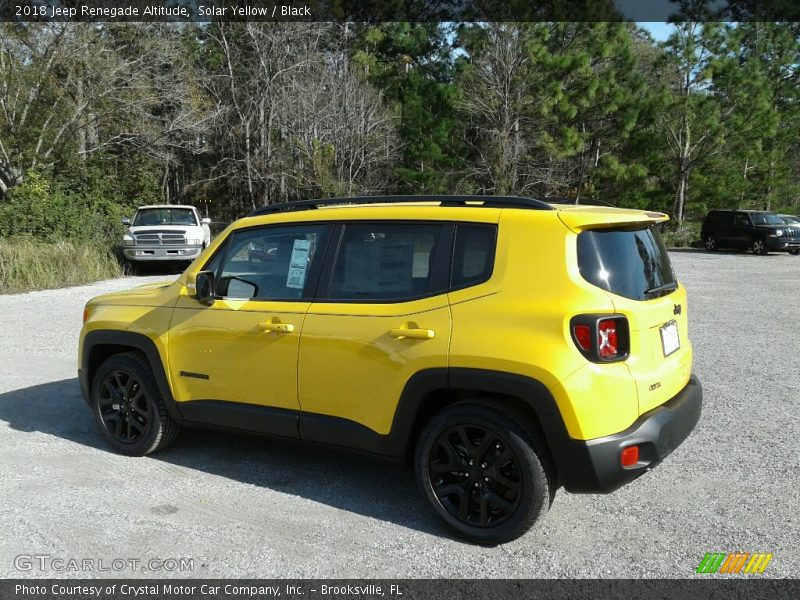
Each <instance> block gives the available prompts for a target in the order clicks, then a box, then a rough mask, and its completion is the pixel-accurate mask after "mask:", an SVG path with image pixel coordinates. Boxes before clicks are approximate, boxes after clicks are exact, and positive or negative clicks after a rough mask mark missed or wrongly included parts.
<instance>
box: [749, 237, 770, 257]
mask: <svg viewBox="0 0 800 600" xmlns="http://www.w3.org/2000/svg"><path fill="white" fill-rule="evenodd" d="M751 248H752V250H753V254H759V255H764V254H766V253H767V244H766V242H765V241H764V239H763V238H755V239H754V240H753V245H752V246H751Z"/></svg>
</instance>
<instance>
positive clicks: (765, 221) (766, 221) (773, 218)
mask: <svg viewBox="0 0 800 600" xmlns="http://www.w3.org/2000/svg"><path fill="white" fill-rule="evenodd" d="M753 221H755V224H756V225H783V224H784V223H783V220H782V219H781V218H780V217H779V216H778V215H775V214H772V213H753Z"/></svg>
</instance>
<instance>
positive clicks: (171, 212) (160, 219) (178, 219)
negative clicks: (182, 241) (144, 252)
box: [132, 208, 198, 227]
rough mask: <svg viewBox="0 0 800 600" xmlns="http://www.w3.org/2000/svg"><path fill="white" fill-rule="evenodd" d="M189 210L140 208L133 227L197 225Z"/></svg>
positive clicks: (193, 215) (192, 212)
mask: <svg viewBox="0 0 800 600" xmlns="http://www.w3.org/2000/svg"><path fill="white" fill-rule="evenodd" d="M197 224H198V223H197V218H196V217H195V214H194V211H193V210H192V209H191V208H140V209H139V210H138V211H136V216H135V217H134V218H133V223H132V226H133V227H143V226H158V225H197Z"/></svg>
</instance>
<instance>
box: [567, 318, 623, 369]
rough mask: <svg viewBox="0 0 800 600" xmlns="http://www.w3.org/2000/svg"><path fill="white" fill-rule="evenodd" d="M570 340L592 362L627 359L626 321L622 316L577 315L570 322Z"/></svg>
mask: <svg viewBox="0 0 800 600" xmlns="http://www.w3.org/2000/svg"><path fill="white" fill-rule="evenodd" d="M570 329H571V332H572V340H573V341H574V342H575V345H576V346H577V347H578V350H580V351H581V354H583V355H584V356H585V357H586V358H588V359H589V360H591V361H593V362H615V361H619V360H625V359H626V358H628V352H629V350H630V348H629V339H630V336H629V333H628V319H626V318H625V317H623V316H622V315H578V316H575V317H573V318H572V320H571V321H570Z"/></svg>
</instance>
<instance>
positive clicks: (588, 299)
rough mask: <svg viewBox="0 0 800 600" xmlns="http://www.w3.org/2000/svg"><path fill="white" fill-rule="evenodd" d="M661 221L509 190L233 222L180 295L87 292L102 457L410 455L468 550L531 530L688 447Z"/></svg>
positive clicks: (86, 369)
mask: <svg viewBox="0 0 800 600" xmlns="http://www.w3.org/2000/svg"><path fill="white" fill-rule="evenodd" d="M666 218H667V217H666V215H663V214H661V213H653V212H644V211H638V210H622V209H615V208H606V207H597V206H556V205H553V204H548V203H545V202H543V201H539V200H533V199H528V198H517V197H476V196H426V197H414V196H411V197H408V196H397V197H377V198H346V199H333V200H313V201H305V202H296V203H289V204H280V205H274V206H269V207H266V208H264V209H261V210H258V211H256V212H254V213H253V214H251V215H250V216H248V217H246V218H244V219H241V220H239V221H236V222H235V223H233V224H232V225H231V226H230V227H228V229H227V230H225V231H224V232H223V233H222V234H221V235H220V236H219V237H218V238H217V239H216V240H215V241H214V242H212V244H211V245H210V246H209V247H208V248H207V249H206V250H205V251H203V253H202V254H201V255H200V256H199V257H198V258H197V259H196V260H195V261H194V262H193V263H192V265H191V266H190V267H189V268H188V269H187V270H186V271H185V272H184V273H183V274H182V275H181V276H180V277H179V278H178V280H177V281H174V282H171V283H162V284H153V285H145V286H141V287H138V288H135V289H133V290H130V291H127V292H121V293H113V294H107V295H104V296H99V297H97V298H94V299H92V300H91V301H90V302H89V303H88V304H87V305H86V308H85V311H84V326H83V329H82V331H81V337H80V358H79V363H80V364H79V378H80V382H81V388H82V391H83V394H84V396H85V398H86V400H87V402H88V403H89V405H90V407H91V409H92V411H93V412H94V416H95V419H96V421H97V424H98V426H99V428H100V430H101V431H102V433H103V435H104V436H105V437H106V438H107V440H108V442H109V443H110V444H111V445H112V446H113V447H114V448H115V449H116V450H118V451H119V452H122V453H123V454H128V455H144V454H149V453H151V452H154V451H156V450H159V449H161V448H163V447H165V446H166V445H167V444H169V443H171V442H172V441H173V440H174V439H175V436H176V434H177V433H178V430H179V428H180V426H181V425H183V424H186V425H191V426H196V425H203V426H211V427H218V428H224V429H230V430H236V431H242V432H250V433H256V434H267V435H271V436H279V437H285V438H294V439H300V440H307V441H310V442H316V443H322V444H330V445H334V446H342V447H348V448H353V449H357V450H361V451H365V452H369V453H372V454H376V455H383V456H387V457H394V458H399V459H409V460H411V461H413V464H414V470H415V473H416V477H417V480H418V482H419V485H420V487H421V489H422V492H423V494H424V496H425V497H426V498H427V500H428V502H429V503H430V505H431V507H432V508H433V510H434V511H435V512H436V513H437V514H438V515H439V516H440V517H441V518H442V519H443V520H444V521H445V522H446V523H447V524H448V525H449V526H450V527H451V528H452V529H453V530H454V531H455V532H456V533H457V534H458V535H460V536H462V537H464V538H467V539H469V540H472V541H474V542H478V543H485V544H495V543H500V542H505V541H508V540H511V539H514V538H516V537H519V536H520V535H522V534H523V533H524V532H525V531H527V530H528V529H529V528H530V527H531V525H532V524H533V523H534V521H536V519H537V518H538V517H539V516H540V515H542V513H543V512H545V511H546V510H547V508H548V507H549V505H550V503H551V502H552V500H553V497H554V494H555V490H556V489H557V488H558V487H562V486H563V487H564V488H565V489H566V490H567V491H569V492H582V493H602V492H610V491H613V490H615V489H617V488H619V487H620V486H622V485H624V484H625V483H627V482H629V481H632V480H633V479H635V478H636V477H638V476H640V475H642V474H643V473H645V472H646V471H648V470H650V469H651V468H653V467H654V466H655V465H657V464H658V463H659V462H660V461H661V460H663V459H664V457H666V456H667V455H668V454H669V453H670V452H672V451H673V450H674V449H675V448H676V447H677V446H678V445H679V444H680V443H681V442H682V441H683V440H684V439H685V438H686V437H687V435H688V434H689V433H690V432H691V430H692V429H693V428H694V426H695V424H696V423H697V420H698V418H699V416H700V409H701V397H702V393H701V388H700V384H699V383H698V381H697V379H696V378H695V377H693V376H692V373H691V369H692V347H691V344H690V343H689V339H688V335H687V334H688V332H687V319H686V292H685V290H684V288H683V287H682V286H681V285H680V284H679V283H678V282H677V281H676V279H675V276H674V274H673V271H672V267H671V265H670V262H669V258H668V256H667V252H666V250H665V248H664V245H663V243H662V241H661V238H660V236H659V233H658V229H657V228H656V226H655V225H656V224H657V223H659V222H661V221H664V220H666Z"/></svg>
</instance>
